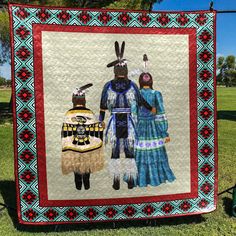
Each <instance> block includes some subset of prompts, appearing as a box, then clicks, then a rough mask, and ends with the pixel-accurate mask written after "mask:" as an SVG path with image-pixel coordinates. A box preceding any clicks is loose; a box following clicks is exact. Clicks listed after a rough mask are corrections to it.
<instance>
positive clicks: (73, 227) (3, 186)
mask: <svg viewBox="0 0 236 236" xmlns="http://www.w3.org/2000/svg"><path fill="white" fill-rule="evenodd" d="M0 193H1V195H2V196H3V199H4V203H5V204H6V205H7V206H9V207H10V208H7V209H5V210H7V211H8V214H9V216H10V217H11V219H12V222H13V224H14V227H15V228H16V229H17V230H19V231H25V232H54V231H57V232H69V231H87V230H109V229H114V228H115V229H125V228H130V227H136V228H142V227H147V226H149V227H160V226H168V225H169V226H171V225H181V224H198V223H202V222H204V221H205V219H204V217H203V216H201V215H196V216H185V217H175V218H168V219H152V220H130V221H120V222H115V223H113V222H99V223H98V222H96V223H86V224H70V225H68V224H65V225H45V226H29V225H22V224H19V223H18V219H17V212H16V210H15V209H12V208H16V191H15V182H14V181H0Z"/></svg>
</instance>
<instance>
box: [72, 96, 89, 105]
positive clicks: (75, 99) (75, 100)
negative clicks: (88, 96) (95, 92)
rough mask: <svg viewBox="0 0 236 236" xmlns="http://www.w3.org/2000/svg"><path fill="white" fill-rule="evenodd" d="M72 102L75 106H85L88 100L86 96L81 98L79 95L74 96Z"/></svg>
mask: <svg viewBox="0 0 236 236" xmlns="http://www.w3.org/2000/svg"><path fill="white" fill-rule="evenodd" d="M72 103H73V106H74V107H75V106H77V105H82V106H85V104H86V100H85V97H83V98H81V97H78V96H72Z"/></svg>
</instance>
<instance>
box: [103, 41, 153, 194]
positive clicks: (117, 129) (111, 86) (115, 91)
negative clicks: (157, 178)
mask: <svg viewBox="0 0 236 236" xmlns="http://www.w3.org/2000/svg"><path fill="white" fill-rule="evenodd" d="M124 48H125V42H123V43H122V45H121V50H120V48H119V44H118V42H117V41H116V42H115V52H116V56H117V60H115V61H113V62H111V63H109V64H108V65H107V67H112V66H114V75H115V78H114V79H113V80H111V81H109V82H107V83H106V84H105V86H104V88H103V91H102V96H101V103H100V117H99V120H100V121H104V118H105V111H106V110H109V112H110V114H111V117H110V119H109V122H108V125H107V130H106V142H107V139H108V134H109V136H110V143H111V145H112V154H111V161H110V165H109V170H110V173H111V174H112V176H113V188H114V189H115V190H119V189H120V177H121V175H122V174H124V180H125V181H126V182H127V183H128V188H129V189H132V188H133V187H134V185H135V181H136V176H137V167H136V163H135V160H134V141H135V127H134V121H133V119H132V116H131V107H132V106H133V105H136V104H138V106H141V105H144V106H145V107H146V108H147V109H149V110H150V111H152V112H153V113H155V112H156V109H155V108H152V107H151V106H150V105H149V104H148V103H147V102H146V101H145V100H144V99H143V98H142V96H141V95H140V92H139V89H138V87H137V85H136V84H135V83H134V82H132V81H131V80H129V79H128V68H127V63H126V59H123V55H124ZM121 151H124V153H125V160H124V167H123V168H122V166H121V160H120V152H121ZM122 169H123V170H122Z"/></svg>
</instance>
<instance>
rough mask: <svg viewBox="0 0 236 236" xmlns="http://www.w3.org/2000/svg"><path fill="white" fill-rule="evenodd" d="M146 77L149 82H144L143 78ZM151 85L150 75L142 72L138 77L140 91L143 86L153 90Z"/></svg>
mask: <svg viewBox="0 0 236 236" xmlns="http://www.w3.org/2000/svg"><path fill="white" fill-rule="evenodd" d="M147 76H148V77H149V80H145V77H147ZM152 85H153V80H152V76H151V74H150V73H145V72H143V73H142V74H141V75H140V76H139V86H140V89H142V88H143V86H149V87H150V88H151V89H153V88H152Z"/></svg>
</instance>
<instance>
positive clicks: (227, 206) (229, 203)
mask: <svg viewBox="0 0 236 236" xmlns="http://www.w3.org/2000/svg"><path fill="white" fill-rule="evenodd" d="M223 204H224V210H225V213H226V214H227V215H228V216H230V217H232V216H233V212H232V207H233V200H232V195H231V198H229V197H224V198H223Z"/></svg>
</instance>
